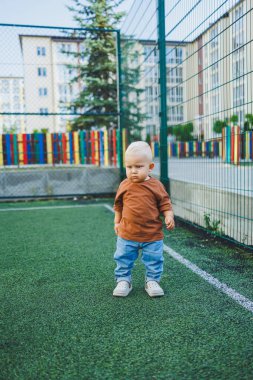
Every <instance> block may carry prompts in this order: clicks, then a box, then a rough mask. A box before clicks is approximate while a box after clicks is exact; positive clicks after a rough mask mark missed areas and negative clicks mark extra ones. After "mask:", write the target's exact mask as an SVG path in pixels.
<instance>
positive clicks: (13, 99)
mask: <svg viewBox="0 0 253 380" xmlns="http://www.w3.org/2000/svg"><path fill="white" fill-rule="evenodd" d="M24 109H25V106H24V79H23V78H22V77H14V76H12V77H0V133H6V132H8V131H12V132H15V133H22V132H25V116H24V115H23V114H22V113H24ZM2 113H6V115H3V114H2Z"/></svg>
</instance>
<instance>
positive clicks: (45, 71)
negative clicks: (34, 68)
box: [38, 67, 47, 77]
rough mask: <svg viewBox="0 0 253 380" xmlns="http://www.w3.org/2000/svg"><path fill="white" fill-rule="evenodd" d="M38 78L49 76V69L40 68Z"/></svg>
mask: <svg viewBox="0 0 253 380" xmlns="http://www.w3.org/2000/svg"><path fill="white" fill-rule="evenodd" d="M38 76H39V77H46V76H47V69H46V68H45V67H38Z"/></svg>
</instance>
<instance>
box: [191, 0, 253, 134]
mask: <svg viewBox="0 0 253 380" xmlns="http://www.w3.org/2000/svg"><path fill="white" fill-rule="evenodd" d="M252 23H253V10H252V5H251V1H250V0H243V1H240V2H239V3H237V5H236V6H235V7H233V8H232V9H230V10H229V11H228V12H226V13H225V14H224V15H222V16H221V17H220V18H219V19H218V20H217V21H216V22H215V23H214V24H212V25H211V26H210V27H209V28H208V29H206V30H205V31H204V32H202V33H201V35H199V36H198V37H197V38H196V39H195V40H194V41H192V42H191V43H190V44H188V45H187V52H186V54H187V60H186V62H185V72H186V81H187V86H186V91H187V92H186V99H185V102H186V108H187V119H188V120H189V121H193V123H194V134H195V135H197V136H200V135H202V136H204V137H205V139H210V138H213V137H216V133H215V132H213V124H214V122H215V121H216V120H225V119H228V120H229V119H230V117H231V116H232V115H237V116H238V124H239V125H240V127H241V129H243V126H244V122H245V115H246V114H247V113H251V114H252V113H253V106H252V101H253V96H252V91H253V74H252V68H253V61H252V51H253V31H252V28H251V25H252Z"/></svg>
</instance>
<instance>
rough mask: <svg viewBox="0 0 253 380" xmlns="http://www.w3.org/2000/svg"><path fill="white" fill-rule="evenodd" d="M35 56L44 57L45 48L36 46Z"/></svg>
mask: <svg viewBox="0 0 253 380" xmlns="http://www.w3.org/2000/svg"><path fill="white" fill-rule="evenodd" d="M37 55H42V56H45V55H46V48H45V47H44V46H38V47H37Z"/></svg>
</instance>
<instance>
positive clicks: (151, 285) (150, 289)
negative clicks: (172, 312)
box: [145, 281, 164, 297]
mask: <svg viewBox="0 0 253 380" xmlns="http://www.w3.org/2000/svg"><path fill="white" fill-rule="evenodd" d="M145 290H146V292H147V293H148V295H149V296H150V297H161V296H164V291H163V289H162V288H161V286H160V285H159V284H158V282H156V281H148V282H146V286H145Z"/></svg>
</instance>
